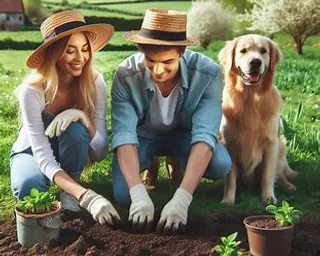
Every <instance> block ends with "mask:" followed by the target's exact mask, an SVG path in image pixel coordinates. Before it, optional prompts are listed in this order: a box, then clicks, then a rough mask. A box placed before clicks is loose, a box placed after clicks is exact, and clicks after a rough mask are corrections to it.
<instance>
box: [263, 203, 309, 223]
mask: <svg viewBox="0 0 320 256" xmlns="http://www.w3.org/2000/svg"><path fill="white" fill-rule="evenodd" d="M266 211H268V212H270V213H272V214H273V215H274V216H275V219H276V220H277V221H278V222H279V223H280V225H281V226H291V225H293V224H296V223H298V222H299V219H300V216H301V215H302V214H303V213H302V212H301V211H299V210H295V209H294V208H293V207H292V206H290V205H289V203H288V202H287V201H282V206H279V207H277V206H275V205H268V206H267V207H266Z"/></svg>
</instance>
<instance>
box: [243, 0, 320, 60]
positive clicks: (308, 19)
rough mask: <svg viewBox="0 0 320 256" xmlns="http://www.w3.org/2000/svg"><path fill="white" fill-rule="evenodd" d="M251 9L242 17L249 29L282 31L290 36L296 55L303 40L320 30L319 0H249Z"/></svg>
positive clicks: (299, 53) (300, 50)
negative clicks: (249, 26)
mask: <svg viewBox="0 0 320 256" xmlns="http://www.w3.org/2000/svg"><path fill="white" fill-rule="evenodd" d="M249 1H250V2H252V3H253V9H252V10H251V11H250V12H247V13H246V14H245V16H244V18H245V19H246V20H248V21H251V22H252V26H251V28H250V29H252V30H261V31H263V32H267V33H274V32H277V31H283V32H285V33H287V34H289V35H290V36H292V38H293V40H294V42H295V43H296V48H297V53H298V55H302V54H303V51H302V47H303V44H304V42H305V40H306V39H307V38H308V37H309V36H311V35H314V34H317V33H319V32H320V0H249Z"/></svg>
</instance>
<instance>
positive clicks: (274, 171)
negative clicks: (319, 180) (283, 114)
mask: <svg viewBox="0 0 320 256" xmlns="http://www.w3.org/2000/svg"><path fill="white" fill-rule="evenodd" d="M280 56H281V53H280V50H279V48H278V47H277V45H275V43H274V42H272V41H271V40H270V39H268V38H266V37H263V36H259V35H245V36H241V37H238V38H235V39H234V40H233V41H228V42H227V43H226V45H225V47H224V48H223V49H222V50H221V51H220V53H219V60H220V63H221V64H222V66H223V68H224V73H225V87H224V91H223V104H222V108H223V119H222V124H221V135H222V142H223V143H224V144H225V145H226V147H227V149H228V152H229V154H230V156H231V159H232V168H231V171H230V173H229V174H228V175H227V177H226V179H225V189H224V196H223V200H222V202H223V203H227V204H234V202H235V194H236V182H237V178H238V177H241V179H242V180H243V181H245V182H246V183H249V184H250V183H252V182H253V180H254V177H257V176H258V177H259V178H260V184H261V197H262V200H263V201H264V202H265V203H267V204H270V203H276V197H275V195H274V181H275V179H276V177H277V176H278V179H279V184H280V185H281V186H282V187H283V188H284V189H285V190H286V191H288V192H292V191H295V190H296V188H295V186H294V185H292V184H291V183H290V182H289V181H288V179H291V178H293V177H294V176H295V174H296V173H295V172H294V171H292V170H291V169H290V167H289V166H288V162H287V159H286V152H285V140H284V138H282V137H281V136H280V135H279V129H280V128H279V118H280V113H279V110H280V105H281V97H280V94H279V92H278V90H277V89H276V88H275V87H274V86H273V76H274V71H275V68H276V66H277V64H278V62H279V60H280Z"/></svg>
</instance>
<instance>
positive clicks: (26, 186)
mask: <svg viewBox="0 0 320 256" xmlns="http://www.w3.org/2000/svg"><path fill="white" fill-rule="evenodd" d="M53 119H54V116H52V115H50V114H48V113H46V114H43V115H42V120H43V122H44V126H45V128H46V127H48V125H49V124H50V123H51V121H52V120H53ZM89 143H90V139H89V133H88V130H87V129H86V128H85V127H84V126H83V125H82V124H80V123H75V122H74V123H71V124H70V125H69V127H68V128H67V129H66V130H65V131H64V132H63V133H62V134H61V135H60V136H59V137H55V138H54V139H50V145H51V148H52V150H53V152H54V155H55V157H56V160H57V161H59V163H60V166H61V169H63V170H64V171H65V172H66V173H68V174H69V175H70V176H71V177H78V176H79V175H80V174H81V172H82V171H83V169H84V167H85V165H86V163H87V155H88V150H89ZM10 167H11V172H10V178H11V188H12V191H13V195H14V196H15V197H16V198H17V199H18V200H22V199H23V197H24V196H26V195H29V194H30V190H31V189H32V188H37V189H38V190H39V191H41V192H43V191H47V190H48V189H49V187H50V180H49V179H48V178H47V177H46V176H45V175H44V174H43V173H42V172H41V171H40V169H39V167H38V165H37V162H36V160H35V158H34V157H33V153H32V150H31V147H29V148H27V149H25V150H23V151H22V152H13V151H12V152H11V155H10Z"/></svg>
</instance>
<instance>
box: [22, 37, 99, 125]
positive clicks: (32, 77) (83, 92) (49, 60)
mask: <svg viewBox="0 0 320 256" xmlns="http://www.w3.org/2000/svg"><path fill="white" fill-rule="evenodd" d="M84 34H85V36H86V38H87V41H88V44H89V54H90V58H89V60H88V61H87V63H86V64H85V66H84V67H83V70H82V73H81V75H80V76H79V77H75V79H74V82H75V83H76V86H74V87H73V88H74V90H75V94H76V105H77V108H78V109H80V110H82V111H83V112H84V113H85V114H86V115H87V116H88V117H89V119H90V121H91V122H93V121H94V100H95V97H96V87H95V81H94V80H95V79H94V70H93V66H92V49H91V45H90V40H89V39H88V36H87V33H84ZM70 37H71V36H67V37H64V38H62V39H60V40H58V41H57V42H54V43H53V44H52V45H50V46H49V47H48V48H47V49H46V52H45V61H44V62H43V64H42V65H41V67H40V68H39V69H36V70H34V71H33V72H32V73H30V74H29V75H28V76H27V77H26V78H25V80H24V82H25V83H26V84H29V85H32V86H37V87H41V88H42V89H43V90H44V94H45V98H46V101H47V102H48V103H49V104H50V102H52V101H53V99H54V98H55V96H56V93H57V91H58V85H59V84H58V83H59V72H58V69H57V66H56V64H57V62H58V60H59V59H60V58H61V57H62V56H63V54H64V53H65V50H66V48H67V45H68V42H69V40H70Z"/></svg>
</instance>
